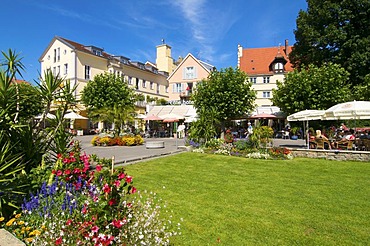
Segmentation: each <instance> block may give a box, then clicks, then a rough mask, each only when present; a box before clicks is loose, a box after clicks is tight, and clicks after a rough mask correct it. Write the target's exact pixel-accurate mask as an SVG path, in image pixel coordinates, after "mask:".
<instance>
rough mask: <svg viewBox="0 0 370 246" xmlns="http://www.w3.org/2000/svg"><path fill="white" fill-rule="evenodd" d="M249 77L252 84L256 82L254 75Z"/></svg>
mask: <svg viewBox="0 0 370 246" xmlns="http://www.w3.org/2000/svg"><path fill="white" fill-rule="evenodd" d="M249 79H250V82H252V83H253V84H255V83H257V78H256V77H251V78H249Z"/></svg>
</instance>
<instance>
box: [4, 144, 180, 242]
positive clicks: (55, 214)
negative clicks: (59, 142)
mask: <svg viewBox="0 0 370 246" xmlns="http://www.w3.org/2000/svg"><path fill="white" fill-rule="evenodd" d="M92 164H94V165H95V169H93V168H92ZM161 203H162V201H161V200H160V199H159V198H158V197H157V195H156V194H155V193H148V192H139V191H137V189H136V188H135V187H134V185H133V178H132V177H131V176H129V175H128V174H127V173H125V172H124V170H123V169H112V168H111V167H110V166H103V164H102V163H100V162H99V161H98V162H97V163H91V158H90V157H89V156H87V155H86V154H83V155H81V154H80V152H79V150H76V149H75V150H74V151H73V152H70V153H68V154H66V155H58V157H57V161H56V163H55V165H54V167H53V169H52V171H51V174H50V176H49V177H48V179H47V180H45V182H44V183H43V184H42V186H41V188H40V189H39V190H38V191H37V193H36V194H31V195H30V197H29V199H25V200H24V203H23V205H22V210H21V211H20V212H19V213H17V214H16V215H15V216H14V217H13V218H11V219H10V220H8V221H5V220H4V218H3V217H0V227H4V228H5V229H6V230H8V231H10V232H11V233H13V234H14V235H15V236H16V237H17V238H19V239H20V240H23V241H24V242H25V243H27V244H28V245H112V244H113V245H139V244H140V245H168V244H170V238H171V237H172V236H174V235H176V234H177V233H178V232H177V230H178V229H179V227H177V228H175V224H174V223H171V221H170V220H168V218H169V217H170V216H171V215H170V214H166V213H167V211H161V210H160V208H161V207H165V205H161ZM177 225H178V226H179V224H177Z"/></svg>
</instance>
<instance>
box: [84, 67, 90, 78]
mask: <svg viewBox="0 0 370 246" xmlns="http://www.w3.org/2000/svg"><path fill="white" fill-rule="evenodd" d="M85 79H90V66H88V65H85Z"/></svg>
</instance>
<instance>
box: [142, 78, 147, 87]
mask: <svg viewBox="0 0 370 246" xmlns="http://www.w3.org/2000/svg"><path fill="white" fill-rule="evenodd" d="M142 87H143V88H146V80H145V79H143V82H142Z"/></svg>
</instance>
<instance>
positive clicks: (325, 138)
mask: <svg viewBox="0 0 370 246" xmlns="http://www.w3.org/2000/svg"><path fill="white" fill-rule="evenodd" d="M318 139H322V140H323V142H324V148H325V147H327V148H328V149H331V147H332V146H330V144H329V141H328V138H327V137H325V136H324V135H323V134H322V133H321V130H316V141H317V140H318Z"/></svg>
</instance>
